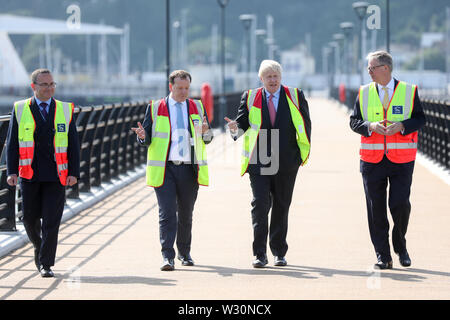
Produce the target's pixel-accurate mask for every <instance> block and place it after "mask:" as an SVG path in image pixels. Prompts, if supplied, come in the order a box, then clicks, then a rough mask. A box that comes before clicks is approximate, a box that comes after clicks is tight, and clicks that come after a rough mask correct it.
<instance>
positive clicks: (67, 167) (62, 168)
mask: <svg viewBox="0 0 450 320" xmlns="http://www.w3.org/2000/svg"><path fill="white" fill-rule="evenodd" d="M68 169H69V165H68V164H67V163H63V164H58V172H61V171H64V170H68Z"/></svg>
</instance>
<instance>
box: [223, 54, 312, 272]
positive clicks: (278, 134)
mask: <svg viewBox="0 0 450 320" xmlns="http://www.w3.org/2000/svg"><path fill="white" fill-rule="evenodd" d="M281 73H282V68H281V65H280V64H279V63H278V62H276V61H273V60H264V61H263V62H262V63H261V65H260V68H259V77H260V80H261V82H262V84H263V87H261V88H256V89H252V90H247V91H245V92H244V94H243V95H242V99H241V102H240V106H239V109H238V113H237V117H236V120H234V121H233V120H230V119H229V118H227V117H226V118H225V120H226V121H227V122H228V127H229V128H230V131H231V134H232V136H233V138H234V139H235V140H236V139H237V138H238V137H239V136H240V135H244V150H243V151H242V166H241V175H244V174H245V173H246V172H248V173H249V176H250V185H251V187H252V193H253V200H252V202H251V204H252V210H251V214H252V224H253V236H254V241H253V255H254V256H256V259H255V260H254V261H253V267H255V268H262V267H264V266H265V265H266V264H267V263H268V261H267V255H266V246H267V236H268V235H269V245H270V249H271V251H272V254H273V255H274V256H275V261H274V264H275V265H276V266H286V265H287V262H286V259H285V255H286V252H287V250H288V244H287V242H286V236H287V229H288V213H289V206H290V204H291V200H292V192H293V190H294V185H295V179H296V177H297V172H298V169H299V167H300V166H301V165H304V164H305V163H306V161H307V159H308V156H309V150H310V141H311V120H310V117H309V108H308V102H307V101H306V99H305V97H304V95H303V92H302V91H301V90H300V89H297V88H290V87H286V86H283V85H281ZM271 209H272V213H271V218H270V226H269V223H268V217H269V211H270V210H271Z"/></svg>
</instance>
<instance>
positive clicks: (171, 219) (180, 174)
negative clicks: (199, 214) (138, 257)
mask: <svg viewBox="0 0 450 320" xmlns="http://www.w3.org/2000/svg"><path fill="white" fill-rule="evenodd" d="M155 193H156V197H157V199H158V206H159V237H160V242H161V252H162V255H163V257H164V258H167V259H174V258H175V250H174V248H173V245H174V243H175V239H176V244H177V249H178V253H179V254H180V255H187V254H189V253H190V251H191V239H192V232H191V231H192V212H193V210H194V204H195V200H196V199H197V193H198V182H197V177H196V175H195V173H194V170H193V169H192V166H191V165H189V164H181V165H178V166H177V165H174V164H172V163H170V162H168V163H167V165H166V173H165V177H164V184H163V185H162V186H161V187H159V188H155Z"/></svg>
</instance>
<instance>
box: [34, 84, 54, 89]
mask: <svg viewBox="0 0 450 320" xmlns="http://www.w3.org/2000/svg"><path fill="white" fill-rule="evenodd" d="M35 84H36V85H37V86H40V87H43V88H47V89H48V88H55V87H56V83H55V82H52V83H35Z"/></svg>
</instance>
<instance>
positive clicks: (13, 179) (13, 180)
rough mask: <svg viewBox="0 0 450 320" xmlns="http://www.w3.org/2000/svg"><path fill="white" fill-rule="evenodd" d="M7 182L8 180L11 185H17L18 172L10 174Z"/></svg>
mask: <svg viewBox="0 0 450 320" xmlns="http://www.w3.org/2000/svg"><path fill="white" fill-rule="evenodd" d="M6 182H7V183H8V184H9V185H10V186H11V187H15V186H17V174H12V175H9V176H8V178H7V179H6Z"/></svg>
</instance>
